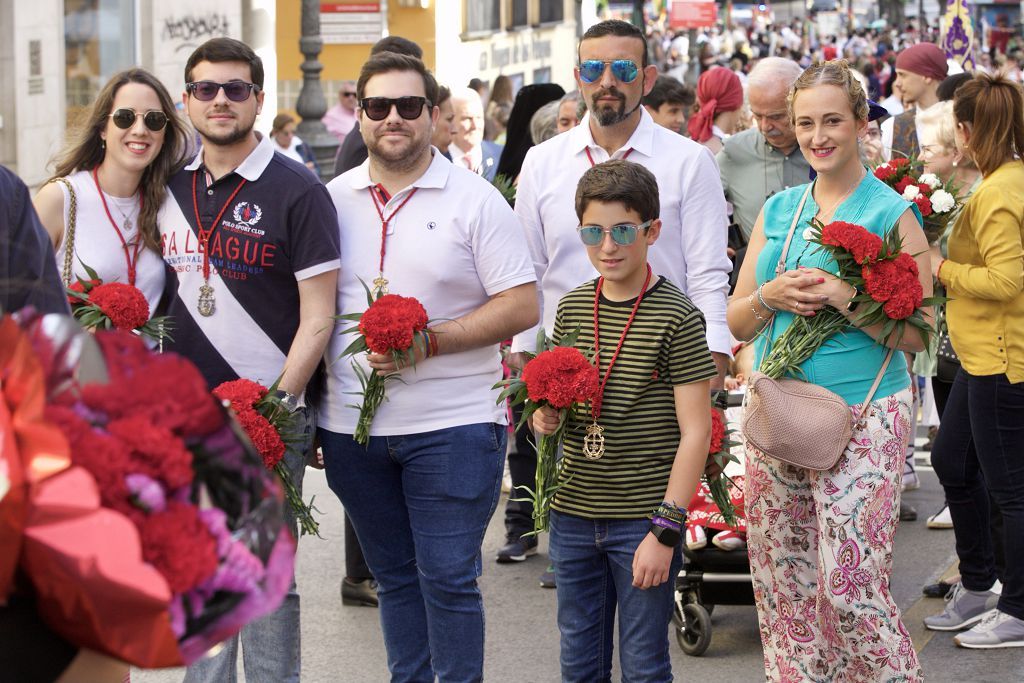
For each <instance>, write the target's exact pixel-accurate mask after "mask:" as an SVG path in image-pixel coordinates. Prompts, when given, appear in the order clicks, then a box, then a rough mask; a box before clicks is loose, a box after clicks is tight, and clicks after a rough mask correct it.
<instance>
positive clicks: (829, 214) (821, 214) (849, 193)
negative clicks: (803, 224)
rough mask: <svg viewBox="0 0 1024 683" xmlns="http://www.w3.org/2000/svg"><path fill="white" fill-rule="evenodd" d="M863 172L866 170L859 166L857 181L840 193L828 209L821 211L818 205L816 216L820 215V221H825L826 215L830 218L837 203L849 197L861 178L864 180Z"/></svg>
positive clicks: (837, 206) (837, 205)
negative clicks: (859, 172) (859, 171)
mask: <svg viewBox="0 0 1024 683" xmlns="http://www.w3.org/2000/svg"><path fill="white" fill-rule="evenodd" d="M865 172H866V171H864V169H863V167H862V168H861V174H860V175H859V176H857V181H856V182H855V183H854V184H853V185H851V186H850V189H848V190H847V191H846V192H844V193H843V194H842V196H841V197H839V199H838V200H836V201H835V202H833V203H832V206H830V207H829V210H828V211H822V210H821V207H820V206H819V207H818V216H820V217H821V222H822V223H824V222H825V220H826V217H828V219H831V218H832V214H834V213H835V211H836V209H838V208H839V205H840V204H842V203H843V202H844V201H845V200H846V198H847V197H849V196H850V195H851V194H853V191H854V190H856V189H857V186H858V185H860V183H861V181H862V180H864V173H865ZM815 201H817V200H815Z"/></svg>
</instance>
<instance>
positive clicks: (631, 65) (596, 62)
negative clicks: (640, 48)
mask: <svg viewBox="0 0 1024 683" xmlns="http://www.w3.org/2000/svg"><path fill="white" fill-rule="evenodd" d="M605 65H611V68H612V76H614V77H615V80H617V81H619V82H620V83H632V82H633V81H635V80H636V77H637V75H638V74H639V73H640V68H639V67H638V66H637V65H636V62H634V61H633V60H631V59H615V60H610V61H604V60H601V59H588V60H586V61H583V62H580V80H581V81H583V82H584V83H593V82H594V81H597V80H599V79H600V78H601V75H602V74H604V68H605Z"/></svg>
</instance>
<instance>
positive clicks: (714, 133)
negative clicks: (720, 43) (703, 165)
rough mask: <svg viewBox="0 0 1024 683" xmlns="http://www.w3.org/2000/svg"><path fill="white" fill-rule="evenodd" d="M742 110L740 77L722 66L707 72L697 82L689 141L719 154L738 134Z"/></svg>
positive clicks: (689, 127)
mask: <svg viewBox="0 0 1024 683" xmlns="http://www.w3.org/2000/svg"><path fill="white" fill-rule="evenodd" d="M742 106H743V86H742V85H741V84H740V79H739V77H738V76H737V75H736V74H734V73H733V72H732V71H731V70H729V69H726V68H725V67H722V66H716V67H714V68H712V69H708V70H707V71H705V72H704V73H703V74H701V77H700V80H698V81H697V111H696V113H695V114H694V115H693V116H691V117H690V121H689V123H687V125H686V129H687V130H688V131H689V132H690V138H692V139H693V140H694V141H695V142H699V143H701V144H703V145H704V146H706V147H707V148H708V149H710V150H711V152H712V153H713V154H718V153H719V152H720V151H721V150H722V142H723V141H724V140H725V138H727V137H728V136H730V135H732V134H733V133H734V132H736V124H737V123H738V122H739V118H740V107H742Z"/></svg>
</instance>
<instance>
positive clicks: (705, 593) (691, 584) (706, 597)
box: [672, 546, 754, 657]
mask: <svg viewBox="0 0 1024 683" xmlns="http://www.w3.org/2000/svg"><path fill="white" fill-rule="evenodd" d="M683 555H684V556H685V558H686V561H685V563H684V564H683V569H682V571H680V572H679V576H678V577H676V605H675V610H674V611H673V613H672V627H673V629H674V630H675V633H676V642H677V643H679V647H680V648H682V650H683V652H685V653H686V654H688V655H690V656H691V657H699V656H700V655H702V654H704V651H705V650H707V649H708V646H709V645H710V644H711V613H712V612H713V611H714V609H715V605H753V604H754V585H753V583H752V581H751V578H750V565H749V564H748V560H747V553H746V552H740V551H737V550H730V551H724V550H719V549H718V548H715V547H713V546H709V547H706V548H701V549H700V550H690V549H689V548H686V547H684V548H683Z"/></svg>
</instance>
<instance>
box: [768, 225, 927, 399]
mask: <svg viewBox="0 0 1024 683" xmlns="http://www.w3.org/2000/svg"><path fill="white" fill-rule="evenodd" d="M808 241H809V242H811V243H813V244H817V245H818V247H819V249H824V250H826V251H828V252H829V253H830V254H831V255H832V257H833V258H834V259H835V260H836V263H837V264H838V265H839V279H841V280H843V281H844V282H846V283H848V284H851V285H853V286H854V287H856V289H857V295H856V296H855V297H854V298H853V301H854V302H855V303H856V304H857V310H856V317H857V322H858V324H860V325H862V326H869V325H875V324H881V325H882V334H881V337H880V339H879V340H878V341H879V343H880V344H883V345H886V346H887V345H888V344H889V341H890V339H892V338H895V340H896V343H897V344H898V343H899V341H900V339H902V338H903V335H904V333H905V331H906V327H907V326H908V325H910V326H912V327H914V328H915V329H917V330H919V331H920V332H921V335H922V336H923V337H924V342H925V346H927V345H928V340H929V337H930V335H931V334H933V333H934V329H933V328H932V326H931V325H929V324H928V322H927V321H926V320H925V318H924V308H925V307H930V306H935V305H938V304H941V303H942V302H943V301H945V298H944V297H940V296H933V297H929V298H927V299H925V298H924V292H923V290H922V288H921V281H920V279H919V278H918V274H919V273H918V268H917V262H916V261H914V257H913V256H911V255H910V254H908V253H906V252H904V251H903V239H902V238H901V237H900V234H899V230H898V229H897V228H893V229H892V230H890V231H889V232H888V234H887V235H886V236H885V238H884V239H883V238H881V237H879V236H878V235H875V234H874V233H872V232H870V231H869V230H867V229H866V228H864V227H863V226H860V225H855V224H853V223H845V222H843V221H834V222H832V223H829V224H828V225H822V224H821V223H820V222H818V221H816V220H815V221H811V228H810V239H809V240H808ZM849 325H850V323H849V321H848V320H847V319H846V318H845V317H844V316H843V314H842V313H840V312H839V311H837V310H835V309H834V308H831V307H826V308H823V309H822V310H820V311H818V314H817V315H815V316H813V317H805V316H794V319H793V323H792V324H791V325H790V326H789V327H788V328H786V330H785V332H783V333H782V334H781V335H780V336H779V338H778V339H777V340H776V341H775V343H774V345H773V346H772V349H771V352H770V353H769V354H768V357H767V358H765V359H764V360H763V361H762V362H761V367H760V368H759V371H760V372H762V373H763V374H765V375H767V376H768V377H771V378H773V379H779V378H781V377H783V376H785V375H787V374H799V373H800V368H799V366H800V364H801V363H803V362H804V361H805V360H807V359H808V358H810V357H811V355H813V354H814V352H815V351H817V350H818V349H819V348H821V346H822V344H824V343H825V341H826V340H827V339H828V338H829V337H831V336H832V335H834V334H835V333H837V332H840V331H841V330H844V329H846V328H847V327H849Z"/></svg>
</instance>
